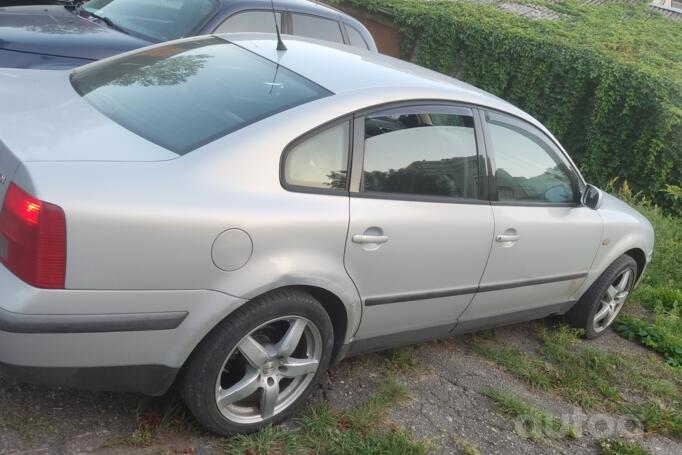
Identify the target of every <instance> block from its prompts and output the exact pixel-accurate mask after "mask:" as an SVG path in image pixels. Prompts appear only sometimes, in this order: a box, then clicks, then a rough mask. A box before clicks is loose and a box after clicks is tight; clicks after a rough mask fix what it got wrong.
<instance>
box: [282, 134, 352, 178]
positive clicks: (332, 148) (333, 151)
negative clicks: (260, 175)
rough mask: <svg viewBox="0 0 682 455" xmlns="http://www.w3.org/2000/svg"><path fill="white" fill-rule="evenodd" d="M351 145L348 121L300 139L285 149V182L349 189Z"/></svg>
mask: <svg viewBox="0 0 682 455" xmlns="http://www.w3.org/2000/svg"><path fill="white" fill-rule="evenodd" d="M349 145H350V125H349V122H343V123H341V124H337V125H335V126H332V127H330V128H326V129H324V130H322V131H320V132H317V133H315V134H314V135H313V136H310V137H308V138H306V139H304V140H302V141H301V142H298V143H297V144H295V145H294V146H292V147H291V148H290V149H289V150H288V151H287V152H286V155H285V159H284V173H283V177H284V182H285V183H286V184H288V185H291V186H296V187H305V188H313V189H325V190H339V191H344V190H346V183H347V178H348V149H349Z"/></svg>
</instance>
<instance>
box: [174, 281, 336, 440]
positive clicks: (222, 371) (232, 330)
mask: <svg viewBox="0 0 682 455" xmlns="http://www.w3.org/2000/svg"><path fill="white" fill-rule="evenodd" d="M333 339H334V336H333V328H332V324H331V321H330V319H329V316H328V315H327V313H326V311H325V310H324V308H323V307H322V305H320V303H319V302H317V301H316V300H315V299H314V298H313V297H312V296H310V295H309V294H307V293H305V292H302V291H297V290H284V291H276V292H274V293H272V294H269V295H266V296H263V297H261V298H258V299H256V300H254V301H253V302H250V303H249V304H247V305H246V306H245V307H243V308H241V309H239V310H237V311H236V312H235V313H233V314H232V315H230V317H228V318H227V319H226V320H225V321H223V322H222V323H220V324H219V325H218V327H216V328H215V329H214V330H213V331H212V332H211V334H210V335H209V336H208V337H207V338H206V339H205V340H204V341H203V342H202V343H201V345H200V346H199V347H198V348H197V350H196V351H195V352H194V353H193V354H192V356H191V358H190V360H189V361H188V363H187V365H186V366H185V370H184V373H183V378H182V384H181V392H182V395H183V398H184V400H185V402H186V404H187V406H188V407H189V409H190V410H191V411H192V413H193V414H194V416H195V417H196V418H197V420H198V421H199V422H200V423H202V424H203V425H204V426H206V427H207V428H208V429H210V430H211V431H214V432H216V433H218V434H222V435H229V434H234V433H248V432H253V431H257V430H259V429H260V428H262V427H263V426H266V425H269V424H272V423H277V422H280V421H282V420H284V419H286V418H287V417H289V416H290V415H291V414H292V413H293V412H294V411H295V409H296V407H297V406H298V405H299V404H301V403H302V402H303V401H304V400H305V399H306V397H307V396H308V395H309V394H310V393H311V391H312V390H313V389H314V388H315V386H316V385H317V383H318V382H319V378H320V376H321V375H322V374H323V372H324V371H325V370H326V368H327V366H328V364H329V359H330V357H331V351H332V347H333V345H332V340H333Z"/></svg>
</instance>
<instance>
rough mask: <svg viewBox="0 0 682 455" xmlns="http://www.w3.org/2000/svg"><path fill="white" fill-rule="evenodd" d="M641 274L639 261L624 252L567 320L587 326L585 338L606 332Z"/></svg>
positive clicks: (581, 299)
mask: <svg viewBox="0 0 682 455" xmlns="http://www.w3.org/2000/svg"><path fill="white" fill-rule="evenodd" d="M636 277H637V262H635V260H634V259H633V258H632V257H630V256H628V255H623V256H621V257H619V258H618V259H616V260H615V261H614V262H613V264H611V265H610V266H609V267H608V268H607V269H606V270H605V271H604V273H602V274H601V276H600V277H599V278H597V280H596V281H595V282H594V283H593V284H592V286H590V288H589V289H588V290H587V292H585V294H584V295H583V296H582V297H581V298H580V300H579V301H578V303H576V304H575V306H574V307H573V308H571V309H570V310H569V312H568V313H566V321H567V322H568V323H569V324H571V325H572V326H573V327H576V328H579V329H583V330H584V331H585V337H586V338H589V339H594V338H597V337H599V336H601V335H603V334H604V332H605V331H606V329H607V328H608V327H609V326H610V325H611V324H612V323H613V321H614V320H615V319H616V316H618V313H620V310H621V309H622V308H623V305H624V304H625V301H626V300H627V298H628V296H629V295H630V292H632V288H633V286H634V284H635V279H636Z"/></svg>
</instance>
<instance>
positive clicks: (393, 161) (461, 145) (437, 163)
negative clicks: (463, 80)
mask: <svg viewBox="0 0 682 455" xmlns="http://www.w3.org/2000/svg"><path fill="white" fill-rule="evenodd" d="M363 168H364V172H363V176H362V191H363V192H365V193H367V194H368V195H380V194H382V193H383V194H393V195H403V196H407V197H412V198H414V197H417V198H419V197H445V198H459V199H476V198H478V194H479V193H478V179H479V171H478V150H477V147H476V135H475V132H474V119H473V116H472V114H471V111H470V110H468V109H464V108H454V107H453V108H447V107H440V106H436V107H431V108H430V107H425V108H421V107H419V108H405V109H404V110H403V109H400V110H399V112H396V113H392V112H388V113H383V114H373V115H370V116H368V117H366V118H365V149H364V164H363Z"/></svg>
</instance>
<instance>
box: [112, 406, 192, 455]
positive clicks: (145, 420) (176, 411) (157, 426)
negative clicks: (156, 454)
mask: <svg viewBox="0 0 682 455" xmlns="http://www.w3.org/2000/svg"><path fill="white" fill-rule="evenodd" d="M135 414H136V418H137V428H135V431H133V432H132V434H131V435H130V436H128V437H127V438H125V441H124V442H125V443H126V444H128V445H130V446H133V447H149V446H151V445H152V444H153V443H154V442H156V440H157V439H158V438H159V433H161V432H162V431H164V430H169V429H191V430H195V431H199V429H198V427H197V424H196V422H195V421H194V419H193V418H192V416H191V414H190V413H189V411H188V410H187V407H186V406H185V404H184V403H183V402H182V399H181V398H180V397H179V396H177V395H172V396H171V397H170V399H168V400H167V401H166V400H159V399H158V398H147V399H143V400H142V401H140V402H139V403H138V405H137V409H136V410H135Z"/></svg>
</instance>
